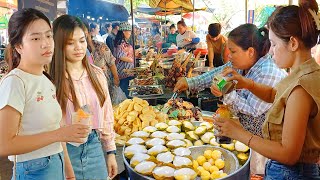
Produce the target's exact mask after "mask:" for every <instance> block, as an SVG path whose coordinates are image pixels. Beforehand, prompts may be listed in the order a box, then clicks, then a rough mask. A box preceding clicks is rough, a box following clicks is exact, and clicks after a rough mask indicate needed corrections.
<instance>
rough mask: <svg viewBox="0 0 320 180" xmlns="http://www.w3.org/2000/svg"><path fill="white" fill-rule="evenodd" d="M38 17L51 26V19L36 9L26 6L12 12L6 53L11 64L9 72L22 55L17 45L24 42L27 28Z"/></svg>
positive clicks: (16, 65)
mask: <svg viewBox="0 0 320 180" xmlns="http://www.w3.org/2000/svg"><path fill="white" fill-rule="evenodd" d="M38 19H42V20H44V21H46V22H47V23H48V25H49V26H50V27H51V24H50V21H49V19H48V18H47V17H46V16H45V15H44V14H43V13H42V12H40V11H38V10H36V9H32V8H25V9H21V10H19V11H17V12H15V13H13V14H12V16H11V18H10V20H9V23H8V34H9V44H8V46H7V48H6V53H5V60H6V61H7V63H8V66H9V68H8V72H10V71H11V70H13V69H14V68H16V67H18V66H19V63H20V60H21V56H20V54H19V53H18V52H17V50H16V49H15V47H16V46H18V45H21V44H23V42H22V39H23V36H24V34H25V32H26V29H27V28H28V26H29V25H30V24H31V23H32V22H34V21H36V20H38Z"/></svg>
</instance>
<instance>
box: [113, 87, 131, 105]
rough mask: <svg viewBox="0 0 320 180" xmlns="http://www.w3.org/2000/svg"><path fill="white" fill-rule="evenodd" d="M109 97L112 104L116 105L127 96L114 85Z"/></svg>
mask: <svg viewBox="0 0 320 180" xmlns="http://www.w3.org/2000/svg"><path fill="white" fill-rule="evenodd" d="M111 99H112V105H114V106H116V105H118V104H120V103H121V102H122V101H124V100H126V99H127V96H126V94H125V93H124V92H123V91H122V89H121V88H120V87H119V86H114V87H113V92H112V98H111Z"/></svg>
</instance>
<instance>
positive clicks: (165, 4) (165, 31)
mask: <svg viewBox="0 0 320 180" xmlns="http://www.w3.org/2000/svg"><path fill="white" fill-rule="evenodd" d="M164 7H165V8H164V13H165V14H164V24H165V26H164V27H165V28H164V39H165V40H166V35H167V1H165V2H164Z"/></svg>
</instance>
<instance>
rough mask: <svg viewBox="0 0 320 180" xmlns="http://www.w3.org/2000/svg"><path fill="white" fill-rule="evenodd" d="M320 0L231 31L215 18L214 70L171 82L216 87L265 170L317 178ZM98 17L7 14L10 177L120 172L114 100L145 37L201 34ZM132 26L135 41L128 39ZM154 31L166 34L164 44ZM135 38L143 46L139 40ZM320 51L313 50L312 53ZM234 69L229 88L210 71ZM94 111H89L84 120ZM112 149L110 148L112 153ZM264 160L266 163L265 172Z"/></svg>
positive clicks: (192, 39)
mask: <svg viewBox="0 0 320 180" xmlns="http://www.w3.org/2000/svg"><path fill="white" fill-rule="evenodd" d="M318 11H319V9H318V4H317V2H316V1H315V0H299V6H295V5H289V6H280V7H278V8H277V9H276V10H275V11H274V12H273V14H272V15H271V16H270V17H269V20H268V24H267V25H266V26H265V27H261V28H257V27H256V26H255V25H253V24H243V25H240V26H238V27H236V28H235V29H233V30H232V31H231V32H230V33H229V34H228V36H224V35H222V34H221V25H220V24H219V23H212V24H210V25H209V27H208V35H207V36H206V44H207V54H208V60H207V65H208V66H210V67H214V68H213V69H212V70H211V71H209V72H207V73H204V74H202V75H200V76H196V77H192V78H181V79H180V80H179V81H178V82H177V84H176V85H175V88H174V90H173V91H180V92H181V91H185V90H190V91H197V90H200V89H204V88H210V90H211V92H212V94H213V95H215V96H217V97H221V98H222V101H223V103H224V104H227V105H229V106H230V107H231V108H232V109H233V111H234V112H235V113H236V114H237V116H238V117H239V120H240V123H236V122H234V121H232V120H230V119H224V118H215V121H214V124H215V127H216V128H217V129H218V130H219V134H218V135H219V136H227V137H230V138H232V139H236V140H239V141H241V142H243V143H245V144H246V145H247V146H249V147H250V148H252V150H253V157H252V162H251V169H252V172H253V173H258V174H265V176H264V178H265V179H267V180H273V179H276V180H278V179H279V180H280V179H319V178H320V173H319V157H320V156H319V155H320V110H319V109H320V83H319V77H320V66H319V65H318V64H317V63H316V60H315V57H313V56H312V52H311V49H312V48H313V47H315V46H316V45H317V43H318V36H319V32H320V25H319V24H320V18H319V16H320V15H319V13H318ZM103 31H104V33H102V35H101V34H100V26H99V24H96V23H91V24H89V23H88V22H86V20H84V19H80V18H78V17H74V16H71V15H62V16H60V17H58V18H57V19H55V20H54V21H53V23H52V24H51V23H50V21H49V19H48V18H47V17H46V16H45V15H44V14H43V13H41V12H40V11H38V10H35V9H32V8H28V9H22V10H19V11H17V12H15V13H14V14H13V15H12V16H11V18H10V20H9V24H8V35H9V44H8V46H7V48H6V54H5V60H6V62H7V63H8V66H9V68H8V71H7V72H6V74H5V75H4V76H3V77H2V79H1V81H0V94H1V97H0V155H1V156H8V158H9V160H10V161H12V162H14V164H15V166H14V168H13V175H14V176H13V179H59V180H60V179H61V180H63V179H112V178H114V177H115V176H116V175H117V174H118V172H117V162H116V158H115V154H116V145H115V131H114V117H113V108H112V104H113V102H114V101H115V100H116V98H117V96H115V95H114V94H116V92H117V91H118V90H119V87H120V88H121V90H122V91H123V92H124V94H125V95H126V96H127V98H130V97H129V96H128V94H129V91H128V88H129V81H130V80H132V79H133V75H131V74H128V73H125V71H124V69H131V68H134V67H135V65H134V62H135V60H134V57H139V56H140V55H141V51H139V50H136V49H138V48H139V47H144V46H152V47H154V48H156V47H157V48H159V49H162V48H164V49H166V48H169V47H176V48H177V49H187V50H194V49H195V48H196V45H197V44H199V43H200V38H199V37H197V35H196V34H195V33H194V32H193V31H192V30H190V29H188V27H187V25H186V23H185V22H184V21H183V20H181V21H179V22H178V23H177V25H171V26H170V32H169V34H168V35H167V36H166V37H165V38H162V36H161V32H160V30H159V27H158V26H157V25H154V26H153V28H152V31H151V36H150V37H149V38H150V39H148V38H146V37H144V34H145V33H144V32H141V31H142V30H141V29H140V28H139V27H137V26H135V27H134V31H133V32H134V34H131V32H132V25H131V24H129V23H128V22H120V23H118V22H116V23H112V24H110V23H106V24H105V25H104V26H103ZM132 36H135V38H134V39H135V42H132V38H131V37H132ZM158 42H161V43H160V44H158ZM133 45H135V46H136V47H133ZM316 55H317V53H316ZM217 74H221V75H222V76H224V77H225V78H226V80H227V81H235V82H237V83H236V86H235V89H234V90H233V91H232V92H231V93H229V94H226V95H224V94H222V92H221V91H220V90H219V89H218V88H217V86H216V85H214V84H212V80H213V78H214V77H215V76H216V75H217ZM81 118H90V119H91V122H90V123H87V124H85V123H82V124H81V123H80V124H79V123H76V122H77V121H79V119H81ZM105 157H106V160H105ZM261 171H263V172H261Z"/></svg>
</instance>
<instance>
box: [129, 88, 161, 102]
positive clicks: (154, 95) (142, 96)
mask: <svg viewBox="0 0 320 180" xmlns="http://www.w3.org/2000/svg"><path fill="white" fill-rule="evenodd" d="M147 87H155V88H159V89H160V92H161V93H160V94H148V95H144V94H142V95H141V94H137V93H135V92H134V90H132V91H129V96H130V97H139V98H142V99H143V98H153V97H158V96H161V95H163V94H164V91H163V88H162V86H160V85H149V86H147Z"/></svg>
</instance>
